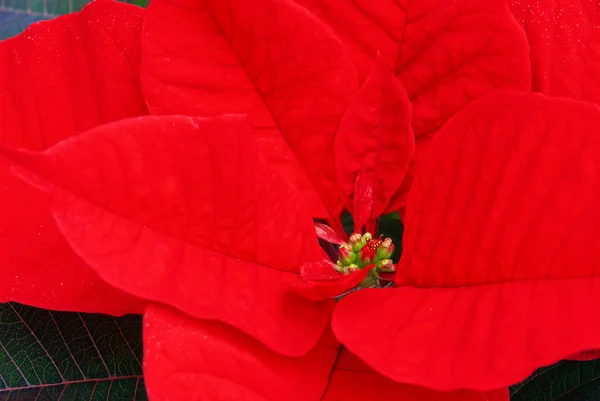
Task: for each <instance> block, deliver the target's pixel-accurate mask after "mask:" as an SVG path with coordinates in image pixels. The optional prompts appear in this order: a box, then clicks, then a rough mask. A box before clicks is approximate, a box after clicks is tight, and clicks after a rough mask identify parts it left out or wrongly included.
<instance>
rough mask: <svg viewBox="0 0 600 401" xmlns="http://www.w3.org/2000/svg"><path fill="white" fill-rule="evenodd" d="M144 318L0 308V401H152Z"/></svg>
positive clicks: (3, 305)
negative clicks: (146, 375)
mask: <svg viewBox="0 0 600 401" xmlns="http://www.w3.org/2000/svg"><path fill="white" fill-rule="evenodd" d="M141 361H142V318H141V317H140V316H124V317H121V318H114V317H111V316H106V315H99V314H81V313H73V312H53V311H48V310H45V309H37V308H32V307H29V306H24V305H20V304H16V303H9V304H0V401H13V400H14V401H17V400H38V401H43V400H49V401H50V400H58V399H60V400H61V401H69V400H73V401H77V400H90V401H95V400H108V401H112V400H115V401H116V400H118V401H143V400H147V399H148V398H147V395H146V390H145V387H144V382H143V377H142V362H141Z"/></svg>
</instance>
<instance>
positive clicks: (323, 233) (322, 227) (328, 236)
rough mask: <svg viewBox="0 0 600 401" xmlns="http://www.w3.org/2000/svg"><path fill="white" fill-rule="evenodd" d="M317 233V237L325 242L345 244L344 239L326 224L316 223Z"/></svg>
mask: <svg viewBox="0 0 600 401" xmlns="http://www.w3.org/2000/svg"><path fill="white" fill-rule="evenodd" d="M315 231H316V232H317V237H319V238H321V239H322V240H324V241H327V242H330V243H332V244H336V245H341V244H343V243H344V239H343V238H342V237H341V236H340V234H338V233H337V231H335V230H334V229H333V228H331V227H329V226H328V225H326V224H321V223H315ZM344 234H346V233H344Z"/></svg>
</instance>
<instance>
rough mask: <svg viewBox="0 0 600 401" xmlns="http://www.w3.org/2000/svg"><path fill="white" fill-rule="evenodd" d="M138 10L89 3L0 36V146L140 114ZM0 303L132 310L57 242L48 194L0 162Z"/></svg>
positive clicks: (128, 300)
mask: <svg viewBox="0 0 600 401" xmlns="http://www.w3.org/2000/svg"><path fill="white" fill-rule="evenodd" d="M142 20H143V10H142V9H141V8H138V7H134V6H130V5H126V4H122V3H117V2H113V1H106V0H104V1H102V0H101V1H95V2H94V3H92V4H90V5H88V6H86V7H85V8H84V9H83V10H82V11H81V12H78V13H73V14H70V15H66V16H63V17H59V18H56V19H54V20H51V21H44V22H40V23H37V24H34V25H32V26H30V27H29V28H27V29H26V30H25V32H24V33H22V34H21V35H19V36H17V37H15V38H12V39H8V40H5V41H2V42H0V109H1V110H2V113H1V114H0V143H2V144H5V145H11V146H17V147H21V148H25V149H30V150H43V149H47V148H49V147H51V146H53V145H55V144H56V143H58V142H60V141H61V140H63V139H66V138H69V137H72V136H75V135H78V134H80V133H82V132H84V131H86V130H88V129H90V128H93V127H95V126H97V125H100V124H103V123H107V122H111V121H116V120H119V119H121V118H127V117H134V116H139V115H144V114H147V110H146V106H145V104H144V100H143V99H142V97H141V92H140V87H139V78H138V74H139V73H138V71H139V63H140V35H141V29H142ZM0 182H2V184H1V185H0V265H1V266H2V268H1V269H0V301H1V302H8V301H17V302H21V303H24V304H28V305H34V306H38V307H43V308H49V309H61V310H72V311H81V312H102V313H109V314H118V315H121V314H124V313H140V312H142V311H143V310H144V303H143V302H141V301H140V300H138V299H136V298H134V297H131V296H130V295H128V294H126V293H123V292H120V291H117V290H116V289H115V288H113V287H112V286H110V285H108V284H106V283H105V282H104V281H103V280H101V279H100V277H98V275H97V274H96V273H95V272H94V271H93V270H92V269H90V268H89V267H88V266H86V263H85V262H84V261H83V260H81V258H80V257H79V256H77V255H76V254H75V252H73V251H72V250H71V248H70V247H69V245H68V244H67V242H66V241H65V240H64V238H63V235H62V234H61V233H60V231H59V229H58V227H57V225H56V222H55V221H54V219H53V217H52V213H51V210H50V205H51V198H50V197H48V195H47V194H45V193H44V192H42V191H39V190H37V189H34V188H31V187H30V186H28V185H24V184H23V182H21V181H20V180H18V179H17V178H16V177H14V176H13V175H12V174H11V173H10V168H9V166H7V165H6V163H5V162H4V161H0Z"/></svg>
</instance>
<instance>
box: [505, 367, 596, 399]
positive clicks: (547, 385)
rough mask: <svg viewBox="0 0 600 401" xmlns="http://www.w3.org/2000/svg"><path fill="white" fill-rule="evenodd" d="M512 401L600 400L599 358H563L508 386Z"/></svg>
mask: <svg viewBox="0 0 600 401" xmlns="http://www.w3.org/2000/svg"><path fill="white" fill-rule="evenodd" d="M510 394H511V397H510V399H511V400H512V401H588V400H589V401H596V400H600V360H598V359H596V360H593V361H562V362H559V363H557V364H556V365H553V366H549V367H545V368H542V369H539V370H537V371H536V372H535V373H534V374H533V375H531V377H529V378H528V379H526V380H525V381H524V382H522V383H520V384H517V385H515V386H513V387H511V389H510Z"/></svg>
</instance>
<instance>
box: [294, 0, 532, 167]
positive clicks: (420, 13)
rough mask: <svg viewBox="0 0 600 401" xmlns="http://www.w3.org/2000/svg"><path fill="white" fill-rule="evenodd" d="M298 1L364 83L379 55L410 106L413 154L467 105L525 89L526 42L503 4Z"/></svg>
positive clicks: (490, 0)
mask: <svg viewBox="0 0 600 401" xmlns="http://www.w3.org/2000/svg"><path fill="white" fill-rule="evenodd" d="M295 1H296V2H297V3H299V4H301V5H303V6H304V7H306V8H307V9H308V10H309V11H310V12H312V13H314V14H315V15H316V16H318V17H319V18H320V19H321V20H322V21H324V22H325V23H326V24H327V25H329V26H330V27H331V28H332V29H333V31H334V32H335V33H336V35H337V36H338V37H340V38H341V40H342V42H344V44H345V45H346V47H347V48H348V49H349V51H350V55H351V57H352V58H353V60H354V62H355V64H356V66H357V68H358V71H359V77H360V79H361V81H363V80H365V79H366V77H367V76H368V75H369V71H370V70H371V67H372V65H373V59H374V58H375V56H376V54H377V52H378V51H380V52H381V59H382V61H383V62H384V63H385V64H386V65H387V66H388V67H389V68H390V69H391V70H392V72H393V73H394V74H395V75H396V76H397V77H398V79H399V80H400V82H401V83H402V85H403V86H404V89H405V90H406V93H407V94H408V97H409V99H410V101H411V102H412V105H413V108H414V114H413V120H412V123H413V124H412V127H413V130H414V133H415V136H416V139H417V153H418V154H419V153H423V151H422V149H421V148H422V147H423V145H424V144H425V143H426V142H428V140H429V139H430V138H431V137H433V135H434V134H435V133H436V132H437V131H438V130H439V128H440V127H441V126H442V125H443V124H444V123H445V122H446V120H447V119H448V118H450V117H451V116H452V115H454V114H455V113H457V112H458V111H459V110H460V109H462V108H463V107H464V106H466V105H467V104H469V103H470V102H472V101H474V100H476V99H478V98H481V97H483V96H485V95H487V94H489V93H491V92H493V91H496V90H499V89H506V90H529V89H530V86H531V77H530V75H531V72H530V62H529V46H528V44H527V38H526V37H525V34H524V32H523V31H522V29H521V28H520V27H519V26H518V24H517V23H516V22H515V20H514V18H513V16H512V15H511V13H510V10H509V8H508V5H507V4H506V1H505V0H454V1H447V0H430V1H418V0H379V1H371V0H354V1H351V2H350V1H339V0H333V1H323V0H295ZM418 154H417V157H418Z"/></svg>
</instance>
